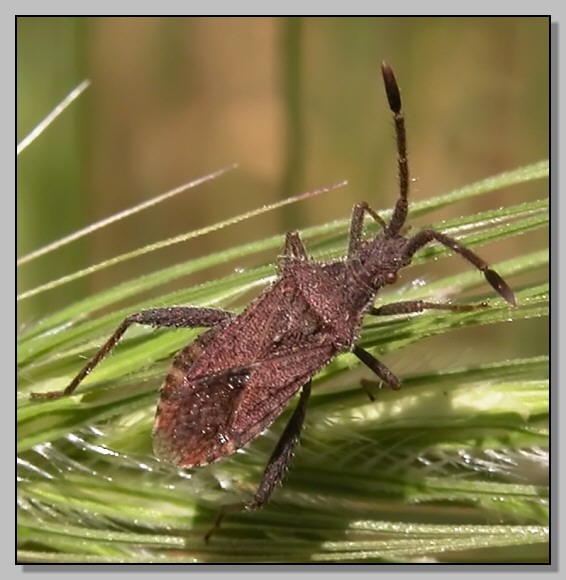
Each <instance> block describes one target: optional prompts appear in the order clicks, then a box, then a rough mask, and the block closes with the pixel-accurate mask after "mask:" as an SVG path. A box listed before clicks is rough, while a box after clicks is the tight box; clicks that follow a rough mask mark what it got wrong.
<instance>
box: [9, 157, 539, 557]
mask: <svg viewBox="0 0 566 580" xmlns="http://www.w3.org/2000/svg"><path fill="white" fill-rule="evenodd" d="M544 174H545V172H544V170H542V169H541V164H535V165H533V166H530V167H527V168H522V169H521V170H518V171H516V172H511V173H509V174H504V175H503V176H499V177H497V176H496V177H494V178H491V179H490V180H488V181H489V188H488V189H486V188H485V187H483V188H482V187H477V186H475V185H471V186H469V187H467V188H463V189H462V190H460V191H459V192H456V193H455V194H453V195H452V198H451V199H458V198H460V199H462V198H469V197H471V196H473V195H478V194H479V193H484V192H485V191H489V190H493V189H496V188H498V187H504V186H506V185H509V184H511V183H516V182H517V179H518V177H517V175H520V176H521V177H520V179H521V180H522V181H527V180H529V179H538V178H540V177H543V176H544ZM510 176H512V177H510ZM484 183H485V182H484ZM462 191H464V194H462V193H461V192H462ZM446 197H449V196H446ZM446 197H445V196H443V197H441V198H435V199H433V200H429V201H428V202H427V203H426V204H422V205H419V206H417V208H416V211H415V212H414V213H418V214H424V213H426V212H427V211H430V210H431V209H433V208H435V207H438V206H439V205H442V204H443V203H444V202H443V201H442V200H443V199H445V198H446ZM547 223H548V206H547V200H546V199H541V200H539V201H537V202H532V203H530V204H521V205H517V206H510V207H505V208H501V209H499V210H497V211H492V212H486V213H485V214H478V215H474V216H465V217H462V218H460V219H458V220H453V221H451V222H446V223H444V224H437V225H436V227H437V229H439V230H442V231H447V229H448V230H449V231H450V233H451V235H455V236H456V237H458V238H459V239H461V241H463V243H465V244H467V245H470V246H472V247H475V246H480V245H482V244H485V243H487V242H492V241H495V240H504V239H508V238H510V237H512V236H516V235H520V234H521V235H525V234H528V233H529V232H530V231H534V230H535V229H538V228H541V227H545V226H547ZM346 233H347V222H346V220H344V221H342V222H339V223H336V224H327V225H325V226H320V227H317V228H311V229H309V230H307V231H305V233H304V236H305V238H306V240H307V243H308V247H309V250H310V251H311V253H312V254H313V255H314V256H315V257H318V258H324V259H327V258H328V257H333V256H338V255H343V252H344V248H345V247H346V241H345V237H346ZM281 244H282V236H277V237H274V238H271V239H268V240H264V241H260V242H257V243H255V244H248V245H247V246H243V247H241V248H230V249H228V250H226V251H224V252H220V253H218V254H214V255H212V256H206V257H202V258H200V259H197V260H192V261H190V262H186V263H184V264H179V265H177V266H174V267H170V268H167V269H163V270H159V271H156V272H153V273H150V274H148V276H146V277H144V278H142V279H138V280H132V281H130V282H125V283H123V284H121V285H120V286H119V287H117V288H113V289H109V290H108V291H106V292H103V293H101V294H99V295H97V296H90V297H87V298H85V299H83V300H81V301H80V302H78V303H76V304H71V305H69V306H68V307H66V308H65V309H62V310H61V311H60V312H56V313H52V314H50V315H48V316H46V317H45V318H44V319H43V320H42V321H40V322H39V323H38V324H37V325H36V326H35V327H30V328H28V329H26V330H24V331H23V332H22V333H21V334H20V336H19V337H18V363H19V376H20V382H19V385H18V411H17V421H18V456H19V470H18V475H19V483H18V501H19V504H18V546H19V552H18V559H19V561H20V562H107V563H111V562H307V561H319V562H322V561H332V562H355V561H366V562H407V561H413V560H418V559H422V558H429V559H431V560H434V561H458V558H460V559H461V560H463V561H477V562H483V561H517V562H518V561H545V559H546V558H547V557H548V537H547V536H548V484H547V481H546V479H545V469H546V468H547V467H548V465H547V463H548V452H547V450H548V424H547V423H548V384H547V378H548V360H547V357H541V356H536V357H535V356H532V357H521V358H515V359H511V360H502V361H497V360H495V361H494V362H493V363H491V364H473V363H471V364H469V365H467V366H465V367H462V368H459V369H451V370H449V371H446V370H444V369H440V370H437V371H434V372H426V373H420V374H416V375H410V374H407V373H404V374H403V373H401V378H402V379H403V388H402V389H401V390H400V391H398V392H391V391H388V390H386V389H383V390H380V391H379V392H378V391H375V390H374V391H373V395H374V397H375V398H376V400H375V401H370V400H369V399H368V397H367V394H366V393H365V392H364V390H363V389H360V388H359V384H360V378H361V377H362V376H364V377H367V376H368V374H367V373H366V372H365V371H361V372H358V365H357V362H356V359H355V358H354V357H353V356H351V355H343V356H340V357H338V358H337V359H336V360H335V361H333V362H332V363H331V364H330V365H329V366H328V367H327V368H326V369H324V370H323V371H322V372H321V373H319V375H317V377H316V379H315V381H314V389H313V397H312V404H311V406H310V408H309V411H308V413H307V422H306V425H305V430H304V435H303V437H302V441H301V446H300V448H299V451H298V453H297V456H296V457H295V458H294V461H293V463H292V466H291V469H290V471H289V474H288V476H287V478H286V479H285V481H284V484H283V486H282V487H281V488H280V489H278V490H277V492H276V493H275V495H274V497H273V500H272V502H271V503H270V504H269V505H268V506H267V507H266V508H265V509H264V510H262V511H260V512H256V513H237V514H233V515H232V514H231V515H230V516H228V517H227V518H226V520H225V522H224V524H223V527H222V529H221V530H220V531H219V532H218V533H217V534H216V535H215V536H213V538H212V541H211V542H210V544H209V545H206V544H205V543H204V541H203V536H204V534H205V533H206V531H207V530H208V529H209V527H210V525H211V523H212V521H213V519H214V517H215V515H216V513H217V510H218V508H219V506H220V505H221V504H223V503H231V502H234V501H238V500H241V499H245V498H247V497H249V496H250V494H251V493H253V491H254V489H255V486H256V485H257V483H258V482H259V478H260V477H261V473H262V470H263V468H264V466H265V464H266V462H267V459H268V457H269V455H270V452H271V450H272V449H273V446H274V445H275V442H276V441H277V437H278V434H280V433H281V430H282V428H283V425H284V422H285V419H286V418H287V417H288V416H289V412H290V411H291V409H288V410H287V411H286V412H285V413H284V416H283V417H282V418H281V419H280V420H278V421H276V423H275V424H274V426H273V427H272V428H270V429H269V430H268V431H267V432H266V433H264V434H263V435H262V436H261V437H259V438H258V439H257V440H256V441H254V442H253V443H252V444H251V445H250V446H248V447H247V448H246V449H244V450H243V451H242V452H240V453H237V454H235V455H234V456H232V457H230V458H227V459H225V460H223V461H221V462H218V463H217V464H213V465H211V466H208V467H204V468H200V469H194V470H190V471H185V472H183V471H181V470H177V469H175V468H173V467H170V466H167V465H163V464H162V463H160V462H158V461H157V460H156V459H155V458H154V457H153V455H152V452H151V435H150V433H151V423H152V418H153V413H154V408H155V401H156V397H157V392H156V391H157V387H158V386H159V384H160V381H161V378H162V377H163V376H164V374H165V372H166V370H167V367H168V365H169V364H170V360H171V356H172V355H173V353H174V352H175V351H176V350H178V349H179V348H181V347H182V346H184V345H185V344H186V343H187V342H188V341H190V340H192V339H193V338H194V337H195V336H196V335H197V334H198V330H176V331H171V330H169V331H154V330H148V329H145V328H136V329H133V328H132V329H131V330H129V331H128V333H127V334H126V336H125V337H124V339H123V340H122V342H121V344H120V345H119V347H118V348H117V349H116V351H115V353H114V354H113V355H112V356H111V357H109V358H108V359H107V360H105V361H104V362H103V363H102V364H101V365H100V366H99V367H97V368H96V370H95V371H94V372H93V373H92V375H91V376H89V378H88V379H87V380H86V381H85V383H84V386H81V387H80V388H79V389H78V391H77V393H76V395H74V396H72V397H69V398H66V399H61V400H57V401H52V402H47V403H36V402H34V403H32V402H30V401H29V394H30V393H31V392H32V391H38V392H39V391H44V390H45V391H47V390H53V389H60V388H63V387H64V386H66V384H67V383H68V382H69V381H70V379H71V378H72V377H73V376H74V374H76V372H77V371H78V370H79V368H80V366H81V361H82V359H83V358H84V357H89V356H91V355H92V354H93V353H94V352H95V350H96V349H97V347H98V346H99V345H100V344H101V342H102V341H103V340H104V339H105V338H107V337H108V336H109V334H110V333H111V332H112V331H113V330H114V329H115V327H116V326H117V324H118V323H119V322H120V321H121V319H123V318H124V316H126V315H127V314H129V313H131V312H134V311H137V310H139V309H141V308H144V307H146V306H151V305H155V304H160V305H162V304H171V305H173V304H193V305H215V306H222V307H229V308H232V307H234V308H236V309H239V308H241V307H242V304H240V302H239V297H240V296H241V295H242V294H243V293H244V292H247V291H248V290H250V289H254V288H258V289H259V287H260V286H262V285H264V284H266V283H267V282H268V281H269V280H270V279H272V277H273V275H274V267H273V264H266V265H263V266H259V267H258V268H255V269H251V270H248V271H246V272H244V273H241V274H237V275H233V276H229V277H226V278H224V279H221V280H214V281H211V282H210V283H208V284H204V285H201V286H197V287H194V286H193V287H191V286H188V287H187V288H186V289H184V290H182V291H180V292H175V293H170V294H162V295H159V286H160V285H162V284H163V285H164V284H166V283H168V282H169V281H170V280H173V279H175V278H177V277H179V276H187V275H188V274H190V273H191V272H195V271H197V270H198V269H202V268H207V267H209V266H211V265H215V264H218V263H224V262H229V261H230V260H234V259H237V258H238V256H242V255H243V254H249V255H253V254H254V253H255V252H260V251H264V250H266V249H275V248H279V247H280V246H281ZM445 255H447V253H446V252H445V251H443V250H442V249H438V248H433V247H431V248H430V250H427V251H423V252H421V253H420V254H419V256H418V259H416V260H415V263H416V264H417V265H418V264H419V263H420V264H422V263H426V262H428V261H431V260H433V259H436V258H441V257H444V256H445ZM547 263H548V252H547V251H546V250H544V249H543V250H534V251H532V252H531V253H529V254H528V255H522V256H514V257H511V258H510V259H508V260H507V261H502V262H500V263H498V264H496V265H494V266H495V267H496V268H497V270H498V272H500V273H501V274H502V275H503V276H504V277H505V278H506V279H507V280H509V281H510V283H511V285H512V286H513V287H514V290H516V293H517V298H518V303H519V305H518V307H517V308H510V307H508V306H507V305H505V304H502V301H500V300H498V299H497V298H496V297H493V293H492V292H490V289H489V288H488V287H486V285H485V283H484V281H483V279H482V277H481V276H480V275H478V273H477V272H475V271H469V270H467V269H465V268H463V269H462V270H463V272H462V273H460V274H456V275H451V276H446V277H442V278H440V279H437V280H435V281H433V282H431V283H430V284H427V285H425V286H424V287H416V286H415V287H412V288H408V289H405V290H404V291H403V292H402V299H419V298H424V299H431V297H433V299H434V297H435V296H437V295H439V296H445V295H446V294H447V295H449V296H450V297H453V298H454V300H460V296H461V295H463V293H466V297H465V300H466V301H470V302H472V301H477V300H486V299H487V300H488V301H489V303H490V305H491V308H489V309H484V310H478V311H474V312H467V313H458V314H452V313H450V314H447V313H442V314H439V313H438V312H432V313H425V314H423V315H419V316H411V317H403V316H400V317H391V318H387V319H386V318H384V319H383V320H381V319H379V320H376V319H371V317H368V319H367V321H366V324H365V325H364V329H363V332H362V334H361V337H360V340H361V345H362V346H364V348H367V349H369V350H371V351H373V352H375V354H376V355H378V356H379V357H380V358H382V357H383V356H384V355H386V354H387V353H394V352H395V351H400V352H404V350H403V349H407V348H409V347H412V348H414V347H415V345H419V344H420V343H421V341H423V340H425V339H427V338H429V337H431V336H434V335H436V336H448V337H449V336H451V334H450V333H454V332H457V331H458V330H459V329H462V328H466V327H468V328H471V327H478V326H480V325H491V326H493V328H495V327H496V325H498V324H517V325H520V324H521V321H524V320H528V319H532V318H541V317H545V316H547V314H548V283H547V281H546V278H545V273H544V272H545V267H546V266H547ZM519 276H520V277H521V280H528V281H527V282H523V283H522V285H520V286H518V287H517V286H514V285H513V280H514V279H518V278H519ZM404 279H406V280H410V279H411V271H410V268H409V269H407V271H406V272H404ZM149 289H152V290H153V291H154V292H155V296H154V298H153V299H152V300H146V299H144V300H136V296H137V295H138V294H141V293H143V292H147V290H149ZM125 296H126V297H127V298H128V299H129V300H130V304H129V305H128V306H127V307H123V306H120V302H121V301H123V299H124V297H125ZM378 298H379V299H380V300H381V299H382V301H383V303H386V302H392V301H395V300H398V299H399V298H398V297H395V293H392V294H390V295H387V296H385V297H383V298H382V297H381V296H379V297H378ZM102 308H104V309H105V311H106V312H107V313H106V314H104V315H99V314H98V311H99V310H100V309H102ZM454 337H456V335H454ZM454 340H456V338H454ZM419 352H421V353H426V346H422V347H420V351H419ZM362 373H363V374H362ZM371 388H372V387H371V386H370V390H371ZM375 388H377V386H375ZM291 407H292V405H291Z"/></svg>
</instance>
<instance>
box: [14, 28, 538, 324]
mask: <svg viewBox="0 0 566 580" xmlns="http://www.w3.org/2000/svg"><path fill="white" fill-rule="evenodd" d="M17 33H18V34H17V42H18V45H17V48H18V53H17V75H18V76H17V103H18V109H17V140H18V142H19V141H20V140H21V139H22V138H23V137H25V136H26V135H27V133H29V131H30V130H32V128H33V127H34V126H35V125H36V124H37V123H38V122H39V121H40V120H41V119H42V118H43V117H44V116H45V115H46V114H47V113H48V112H49V111H50V110H51V109H52V108H53V107H54V106H55V105H56V104H57V103H58V102H59V101H60V100H61V99H62V98H63V97H64V96H65V95H67V94H68V93H69V91H70V90H71V89H72V88H74V87H75V86H76V85H78V84H79V83H80V82H81V81H82V80H84V79H90V81H91V83H92V84H91V87H90V88H89V89H88V90H87V92H86V93H85V94H84V95H83V96H81V97H80V98H79V100H78V102H75V103H74V104H73V105H72V106H71V108H70V109H69V110H68V111H66V112H65V113H64V114H63V115H62V117H60V118H59V119H58V120H57V121H56V122H55V123H54V124H53V125H52V126H51V127H49V128H48V129H47V131H46V132H45V133H44V134H43V135H41V137H40V138H39V139H38V140H37V141H36V142H35V143H33V144H32V146H31V147H29V148H28V149H27V150H25V151H24V153H23V154H22V155H21V156H20V158H19V160H18V255H19V256H21V255H24V254H26V253H28V252H30V251H32V250H34V249H36V248H38V247H40V246H42V245H44V244H46V243H49V242H51V241H53V240H55V239H57V238H59V237H61V236H63V235H66V234H68V233H71V232H72V231H74V230H75V229H77V228H79V227H83V226H85V225H87V224H89V223H92V222H94V221H96V220H99V219H102V218H104V217H106V216H109V215H111V214H113V213H115V212H117V211H120V210H123V209H125V208H127V207H129V206H132V205H134V204H137V203H140V202H142V201H144V200H146V199H149V198H151V197H153V196H155V195H157V194H158V193H161V192H164V191H166V190H167V189H169V188H172V187H174V186H177V185H179V184H181V183H183V182H185V181H189V180H191V179H195V178H197V177H199V176H202V175H204V174H206V173H208V172H210V171H213V170H216V169H220V168H221V167H224V166H226V165H229V164H231V163H234V162H237V163H238V164H239V168H238V169H237V170H236V171H233V172H231V173H229V174H228V175H225V176H223V177H221V178H219V179H217V180H216V181H214V182H212V183H209V184H207V185H203V186H200V187H198V188H196V189H194V190H192V191H190V192H187V193H185V194H182V195H180V196H179V197H178V198H176V199H174V200H171V201H168V202H165V203H164V204H162V205H160V206H159V207H157V208H154V209H151V210H149V211H146V212H143V213H141V214H139V215H136V216H135V217H133V218H129V219H127V220H125V221H123V222H120V223H119V224H116V225H113V226H111V227H109V228H107V229H105V230H104V231H103V232H99V233H96V234H94V235H93V236H90V237H88V238H86V239H84V240H81V241H80V242H77V243H74V244H72V245H71V246H69V247H68V248H65V249H62V250H59V251H57V252H55V253H54V254H53V255H50V256H46V257H43V258H40V259H39V260H37V261H36V262H34V263H33V264H30V265H27V266H23V267H22V268H21V269H20V271H19V288H18V290H19V291H22V290H24V289H29V288H31V287H33V286H35V285H37V284H40V283H44V282H47V281H49V280H51V279H53V278H55V277H58V276H61V275H65V274H68V273H71V272H74V271H75V270H77V269H80V268H84V267H87V266H89V265H91V264H94V263H96V262H98V261H100V260H103V259H107V258H110V257H112V256H114V255H117V254H121V253H124V252H127V251H130V250H133V249H135V248H137V247H139V246H141V245H145V244H148V243H150V242H154V241H157V240H160V239H162V238H165V237H168V236H171V235H176V234H180V233H183V232H185V231H189V230H191V229H193V228H198V227H204V226H206V225H209V224H211V223H213V222H215V221H218V220H221V219H225V218H229V217H231V216H233V215H235V214H237V213H241V212H243V211H245V210H250V209H253V208H255V207H259V206H261V205H264V204H267V203H270V202H273V201H275V200H277V199H280V198H284V197H287V196H290V195H293V194H296V193H300V192H302V191H306V190H309V189H314V188H316V187H320V186H322V185H326V184H330V183H333V182H336V181H339V180H343V179H348V181H349V186H348V187H347V188H345V189H341V190H337V191H334V192H331V193H328V194H324V195H323V196H319V197H317V198H314V199H312V200H309V201H305V202H301V203H300V204H297V205H293V206H291V207H288V208H285V209H283V210H280V211H276V212H273V213H270V214H267V215H263V216H261V217H259V218H255V219H254V220H253V221H250V222H246V223H245V224H243V225H240V226H234V227H231V228H229V229H225V230H222V231H221V232H218V233H215V234H212V235H209V236H206V237H203V238H199V239H198V240H196V241H194V242H189V243H186V244H182V245H179V246H175V247H174V248H170V249H168V250H165V251H161V252H159V253H157V254H151V255H150V256H146V257H144V258H141V259H137V260H135V261H132V262H128V263H127V264H124V265H121V266H120V267H119V268H111V269H108V270H105V271H104V272H101V273H100V274H98V275H96V276H92V277H89V278H86V279H84V280H81V281H79V282H77V283H75V284H72V285H69V286H66V287H64V288H62V289H57V290H55V291H53V292H49V293H47V294H44V295H42V296H40V297H38V298H37V299H32V300H28V301H26V302H25V304H23V305H22V307H21V310H20V322H21V323H26V322H29V321H33V320H34V319H37V318H38V317H41V316H42V315H44V314H45V313H47V312H50V311H52V310H53V309H55V308H58V307H61V306H63V305H64V304H66V303H67V302H68V301H69V300H72V299H73V298H76V297H80V296H84V295H85V294H88V293H92V292H96V291H97V290H99V289H102V288H107V287H109V286H110V285H112V284H114V283H118V282H120V281H123V280H126V279H128V278H129V277H131V276H139V275H141V274H143V272H144V271H147V270H148V269H155V267H156V266H155V261H156V260H160V261H161V262H162V265H163V266H166V265H167V264H171V263H173V262H176V261H180V260H183V259H186V258H188V257H193V256H199V255H203V254H205V253H207V252H210V251H213V250H216V249H222V248H229V247H230V246H231V245H234V244H238V243H243V242H246V241H252V240H255V239H260V238H262V237H266V236H271V235H275V234H281V235H282V239H283V233H284V232H285V231H287V230H289V229H291V228H296V227H304V226H307V225H314V224H320V223H323V222H325V221H328V220H331V219H337V218H344V217H346V216H347V215H348V214H349V212H350V210H351V207H352V205H353V203H355V202H356V201H360V200H362V199H365V200H367V201H369V202H370V203H371V204H372V205H373V206H374V207H376V208H377V209H379V208H386V207H390V206H391V205H392V203H393V201H394V199H395V196H396V192H397V184H396V164H395V142H394V137H393V129H392V123H391V115H390V112H389V110H388V107H387V103H386V99H385V96H384V92H383V87H382V84H381V78H380V75H379V63H380V62H381V60H387V61H388V62H389V63H390V64H391V65H392V67H393V68H394V70H395V73H396V75H397V79H398V81H399V84H400V86H401V91H402V96H403V103H404V110H405V114H406V118H407V127H408V143H409V154H410V168H411V173H412V176H413V177H414V178H416V179H417V181H416V183H414V185H413V189H412V194H411V195H412V198H413V199H424V198H427V197H430V196H432V195H435V194H439V193H443V192H446V191H449V190H451V189H453V188H456V187H459V186H462V185H465V184H467V183H470V182H473V181H476V180H480V179H482V178H485V177H487V176H490V175H492V174H496V173H499V172H502V171H505V170H510V169H514V168H516V167H519V166H521V165H525V164H529V163H532V162H535V161H539V160H541V159H544V158H546V157H548V138H549V112H548V111H549V106H548V102H549V21H548V19H546V18H464V17H462V18H441V17H427V18H425V17H418V18H391V17H387V18H385V17H371V18H369V17H365V18H243V17H242V18H18V21H17ZM545 188H546V184H545V183H541V182H535V183H534V184H531V185H527V186H520V187H517V188H514V189H512V190H511V189H506V190H503V191H501V192H497V194H493V196H488V197H484V198H482V199H481V200H479V201H477V202H474V203H476V204H477V205H476V206H474V208H472V210H475V209H477V210H481V209H486V208H488V207H492V208H495V207H498V206H500V205H504V204H511V203H514V202H518V201H521V200H527V199H534V198H537V197H541V196H542V195H544V194H545ZM456 207H457V209H456V210H454V208H451V210H450V211H449V214H448V215H449V216H450V217H456V214H454V211H458V213H465V212H467V211H470V208H467V207H466V206H464V205H459V206H456ZM436 217H437V214H435V216H434V218H436ZM439 217H442V216H439ZM447 217H448V216H447ZM417 225H418V224H417ZM546 236H547V233H546V232H541V233H539V234H533V235H532V236H531V235H529V236H528V239H522V238H517V239H516V240H513V241H512V242H511V244H512V247H508V246H506V247H504V248H499V247H493V248H492V247H490V248H489V249H488V250H487V252H486V250H483V251H482V254H484V255H487V256H488V257H489V260H490V261H491V262H494V263H497V260H498V259H503V258H506V257H507V258H508V257H511V256H513V255H516V253H518V252H521V251H523V250H529V251H530V250H532V249H534V247H536V246H541V247H544V246H545V244H547V240H546ZM273 259H275V256H273ZM246 265H247V264H242V266H243V267H245V266H246ZM226 273H228V272H226V271H222V270H221V269H220V270H219V271H218V272H210V271H207V272H204V273H203V277H204V279H211V277H212V276H214V275H222V274H226Z"/></svg>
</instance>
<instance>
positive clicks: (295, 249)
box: [283, 232, 308, 260]
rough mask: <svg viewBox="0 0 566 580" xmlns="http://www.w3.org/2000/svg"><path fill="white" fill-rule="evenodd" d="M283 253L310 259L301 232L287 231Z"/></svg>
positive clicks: (288, 255)
mask: <svg viewBox="0 0 566 580" xmlns="http://www.w3.org/2000/svg"><path fill="white" fill-rule="evenodd" d="M283 255H284V256H286V257H291V258H299V259H301V260H308V254H307V249H306V248H305V244H304V243H303V240H301V236H299V232H287V235H286V236H285V247H284V248H283Z"/></svg>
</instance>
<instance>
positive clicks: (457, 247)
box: [405, 230, 517, 306]
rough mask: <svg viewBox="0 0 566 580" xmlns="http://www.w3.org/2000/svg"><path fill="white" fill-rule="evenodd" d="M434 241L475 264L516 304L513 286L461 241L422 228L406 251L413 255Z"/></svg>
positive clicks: (504, 296) (409, 255) (492, 285)
mask: <svg viewBox="0 0 566 580" xmlns="http://www.w3.org/2000/svg"><path fill="white" fill-rule="evenodd" d="M432 241H437V242H438V243H440V244H442V245H443V246H446V247H447V248H450V249H451V250H453V251H454V252H456V253H457V254H460V256H462V258H464V259H466V260H468V262H470V264H472V265H473V266H475V267H476V268H477V269H478V270H480V271H481V272H482V273H483V275H484V278H485V279H486V281H487V283H488V284H489V285H490V286H491V287H492V288H493V289H494V290H495V291H496V292H497V293H498V294H499V295H500V296H501V297H502V298H503V299H504V300H505V301H506V302H508V303H509V304H511V305H513V306H516V305H517V300H516V298H515V295H514V294H513V291H512V290H511V288H509V286H508V284H507V282H505V280H503V278H502V277H501V276H500V275H499V274H498V273H497V272H496V271H495V270H492V269H491V268H490V267H489V265H488V264H487V262H486V261H485V260H484V259H483V258H480V257H479V256H478V255H477V254H476V253H475V252H472V250H470V249H469V248H466V246H464V245H462V244H461V243H460V242H458V241H457V240H455V239H454V238H451V237H450V236H447V235H446V234H443V233H441V232H437V231H435V230H422V231H420V232H418V233H417V234H415V235H414V236H413V237H412V238H411V239H410V240H409V243H408V244H407V247H406V250H405V253H406V255H407V257H412V256H413V255H414V254H415V252H417V251H418V250H420V249H421V248H422V247H424V246H426V245H427V244H429V243H430V242H432Z"/></svg>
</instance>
